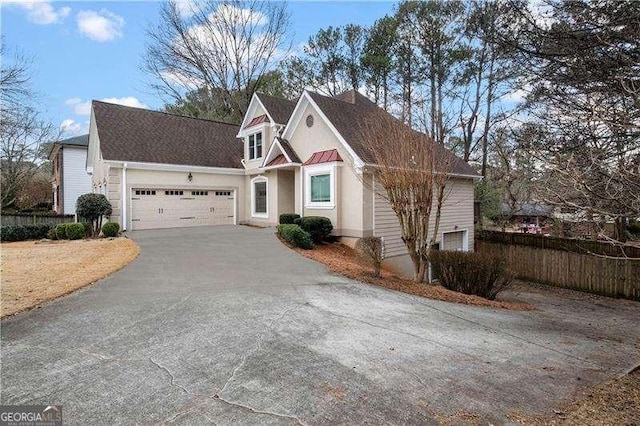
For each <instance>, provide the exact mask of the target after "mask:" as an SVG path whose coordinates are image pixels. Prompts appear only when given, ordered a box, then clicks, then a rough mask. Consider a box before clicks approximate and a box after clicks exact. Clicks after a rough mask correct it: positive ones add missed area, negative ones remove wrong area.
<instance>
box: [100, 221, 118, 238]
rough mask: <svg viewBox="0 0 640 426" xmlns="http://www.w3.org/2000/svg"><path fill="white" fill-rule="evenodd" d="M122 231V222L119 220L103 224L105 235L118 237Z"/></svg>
mask: <svg viewBox="0 0 640 426" xmlns="http://www.w3.org/2000/svg"><path fill="white" fill-rule="evenodd" d="M119 231H120V224H118V223H117V222H107V223H105V224H104V225H103V226H102V233H103V234H104V236H105V237H116V236H117V235H118V232H119Z"/></svg>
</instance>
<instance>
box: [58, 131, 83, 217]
mask: <svg viewBox="0 0 640 426" xmlns="http://www.w3.org/2000/svg"><path fill="white" fill-rule="evenodd" d="M88 146H89V135H82V136H76V137H74V138H69V139H64V140H61V141H57V142H54V143H53V146H52V148H51V152H50V153H49V160H51V165H52V174H53V175H52V179H51V185H52V187H53V209H54V210H55V211H56V212H57V213H58V214H75V213H76V201H77V200H78V197H79V196H81V195H82V194H87V193H89V192H92V182H91V176H90V175H89V174H88V173H87V170H86V162H87V149H88Z"/></svg>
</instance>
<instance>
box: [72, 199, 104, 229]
mask: <svg viewBox="0 0 640 426" xmlns="http://www.w3.org/2000/svg"><path fill="white" fill-rule="evenodd" d="M111 212H112V209H111V203H110V202H109V200H107V197H105V196H104V195H102V194H84V195H81V196H79V197H78V200H77V201H76V214H77V215H78V217H81V218H84V220H87V221H90V222H91V224H92V226H93V235H98V234H99V233H100V229H101V228H102V218H103V217H104V216H110V215H111Z"/></svg>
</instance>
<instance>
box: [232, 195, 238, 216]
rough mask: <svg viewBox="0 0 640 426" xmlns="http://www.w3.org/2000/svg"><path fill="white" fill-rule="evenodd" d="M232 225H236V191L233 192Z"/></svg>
mask: <svg viewBox="0 0 640 426" xmlns="http://www.w3.org/2000/svg"><path fill="white" fill-rule="evenodd" d="M233 224H234V225H237V224H238V190H237V189H234V190H233Z"/></svg>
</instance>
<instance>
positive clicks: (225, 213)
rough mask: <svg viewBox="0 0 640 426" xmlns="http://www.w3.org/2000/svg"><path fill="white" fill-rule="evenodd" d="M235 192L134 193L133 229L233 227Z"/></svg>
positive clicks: (174, 191)
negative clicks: (205, 226) (203, 226)
mask: <svg viewBox="0 0 640 426" xmlns="http://www.w3.org/2000/svg"><path fill="white" fill-rule="evenodd" d="M234 203H235V201H234V192H233V191H231V190H225V189H208V190H187V189H148V188H134V189H132V190H131V229H132V230H136V229H158V228H179V227H183V226H202V225H233V223H234V221H235V220H234V208H233V207H234Z"/></svg>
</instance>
